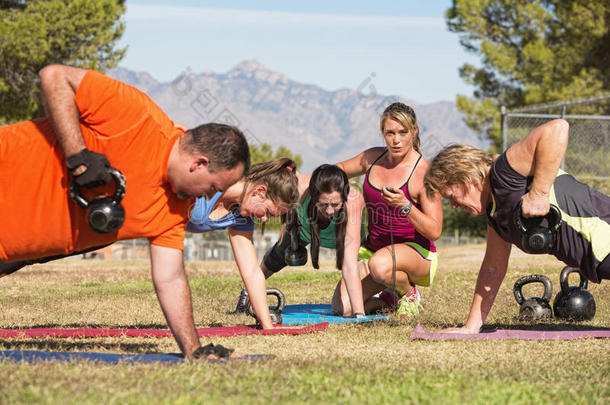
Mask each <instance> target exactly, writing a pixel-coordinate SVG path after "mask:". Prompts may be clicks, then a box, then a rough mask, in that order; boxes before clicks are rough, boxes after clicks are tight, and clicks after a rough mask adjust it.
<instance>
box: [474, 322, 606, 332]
mask: <svg viewBox="0 0 610 405" xmlns="http://www.w3.org/2000/svg"><path fill="white" fill-rule="evenodd" d="M495 329H514V330H535V331H539V330H548V331H552V332H570V331H586V330H596V331H598V330H601V331H606V330H610V328H606V327H602V326H595V325H581V324H577V323H572V322H562V323H510V324H509V323H490V324H486V325H485V327H484V328H483V331H490V330H495Z"/></svg>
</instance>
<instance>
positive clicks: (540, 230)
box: [513, 204, 561, 254]
mask: <svg viewBox="0 0 610 405" xmlns="http://www.w3.org/2000/svg"><path fill="white" fill-rule="evenodd" d="M543 219H546V220H547V222H548V226H542V225H540V223H541V222H542V220H543ZM513 220H514V223H515V227H516V228H517V230H519V231H520V232H521V235H522V236H521V244H522V245H523V250H525V251H526V252H527V253H533V254H541V253H548V252H549V251H550V249H551V246H553V240H554V238H555V236H554V235H555V232H557V229H559V225H561V211H559V208H557V206H556V205H553V204H551V205H550V207H549V212H548V213H547V214H546V215H545V216H543V217H533V218H523V214H522V212H521V204H519V205H518V206H517V208H515V212H514V214H513Z"/></svg>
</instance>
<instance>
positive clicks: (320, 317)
mask: <svg viewBox="0 0 610 405" xmlns="http://www.w3.org/2000/svg"><path fill="white" fill-rule="evenodd" d="M303 311H304V312H303ZM319 312H325V313H319ZM388 319H389V318H388V317H387V316H385V315H367V316H366V317H365V318H347V317H342V316H337V315H333V314H332V307H331V306H330V304H296V305H286V306H285V307H284V310H283V311H282V324H283V325H311V324H316V323H320V322H328V323H363V322H372V321H387V320H388Z"/></svg>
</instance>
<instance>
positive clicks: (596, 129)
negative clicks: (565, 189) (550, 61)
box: [501, 94, 610, 194]
mask: <svg viewBox="0 0 610 405" xmlns="http://www.w3.org/2000/svg"><path fill="white" fill-rule="evenodd" d="M501 117H502V150H506V149H507V148H508V147H510V146H511V145H512V144H514V143H516V142H518V141H519V140H521V139H522V138H524V137H525V136H526V135H527V134H528V133H529V132H530V131H531V130H532V129H534V128H536V127H537V126H539V125H541V124H543V123H545V122H547V121H550V120H552V119H555V118H563V119H565V120H566V121H568V122H569V123H570V140H569V144H568V150H567V151H566V155H565V158H564V161H563V163H562V169H563V170H565V171H566V172H568V173H570V174H571V175H573V176H574V177H576V178H577V179H578V180H579V181H582V182H584V183H587V184H589V185H590V186H592V187H594V188H596V189H598V190H600V191H602V192H604V193H606V194H609V193H610V177H609V176H610V94H608V95H604V96H598V97H590V98H586V99H580V100H569V101H561V102H556V103H549V104H538V105H533V106H528V107H524V108H519V109H514V110H507V109H505V108H504V107H502V109H501Z"/></svg>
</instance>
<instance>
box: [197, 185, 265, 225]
mask: <svg viewBox="0 0 610 405" xmlns="http://www.w3.org/2000/svg"><path fill="white" fill-rule="evenodd" d="M221 195H222V193H221V192H218V193H216V194H214V196H213V197H212V198H211V199H209V200H208V199H205V198H203V197H200V198H197V200H196V201H195V207H194V208H193V213H192V214H191V220H190V221H189V223H188V224H187V225H186V230H187V231H188V232H193V233H204V232H211V231H215V230H218V229H226V228H231V229H235V230H236V231H252V230H254V220H253V219H252V218H250V217H244V216H241V215H240V213H239V210H238V209H235V210H231V211H229V212H228V213H227V215H225V216H224V217H222V218H220V219H217V220H212V219H210V212H211V211H212V208H214V204H216V201H218V199H219V198H220V196H221Z"/></svg>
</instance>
